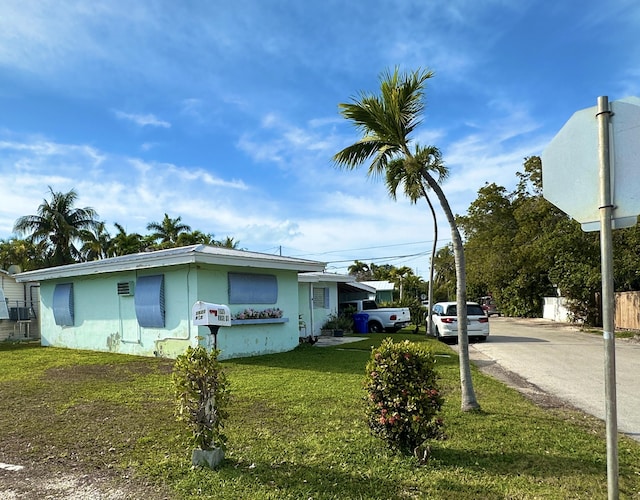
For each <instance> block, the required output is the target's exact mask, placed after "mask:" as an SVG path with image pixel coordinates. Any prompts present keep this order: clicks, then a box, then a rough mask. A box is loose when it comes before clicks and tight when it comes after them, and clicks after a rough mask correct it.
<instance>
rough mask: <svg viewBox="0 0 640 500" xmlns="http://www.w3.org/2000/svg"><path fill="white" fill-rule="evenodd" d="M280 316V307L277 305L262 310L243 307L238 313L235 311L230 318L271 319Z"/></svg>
mask: <svg viewBox="0 0 640 500" xmlns="http://www.w3.org/2000/svg"><path fill="white" fill-rule="evenodd" d="M272 318H282V309H279V308H277V307H274V308H271V309H264V310H263V311H257V310H255V309H245V310H244V311H241V312H239V313H236V314H235V315H234V316H233V318H232V319H272Z"/></svg>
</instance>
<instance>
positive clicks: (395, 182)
mask: <svg viewBox="0 0 640 500" xmlns="http://www.w3.org/2000/svg"><path fill="white" fill-rule="evenodd" d="M416 149H417V148H416ZM417 156H418V157H419V158H418V161H419V162H420V164H421V165H422V168H421V169H411V168H406V161H405V159H404V158H396V159H394V160H392V161H391V162H389V165H388V166H387V172H386V173H387V188H388V190H389V194H390V195H391V197H392V198H393V199H394V200H395V199H396V195H397V191H398V188H399V187H400V185H404V193H405V195H406V196H407V198H409V199H410V200H411V202H412V203H417V201H418V199H420V198H424V199H425V200H426V202H427V205H428V207H429V211H430V212H431V219H432V221H433V231H434V236H433V245H432V246H431V262H430V263H429V288H428V303H429V310H428V311H427V327H426V331H427V333H428V332H430V331H431V318H432V310H431V305H433V303H434V302H433V276H434V272H435V271H434V267H433V261H434V258H435V255H436V249H437V246H438V220H437V218H436V212H435V209H434V208H433V203H431V199H430V198H429V195H428V193H427V188H426V187H425V183H424V179H423V177H424V176H423V173H424V172H425V171H426V172H429V173H433V174H436V175H437V177H438V183H440V182H442V181H443V180H444V179H445V178H446V177H447V175H448V170H447V168H446V167H445V165H444V163H443V161H442V154H441V152H440V150H439V149H438V148H436V147H435V146H428V147H426V148H423V149H421V150H420V152H419V154H418V155H417Z"/></svg>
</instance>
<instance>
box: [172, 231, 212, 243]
mask: <svg viewBox="0 0 640 500" xmlns="http://www.w3.org/2000/svg"><path fill="white" fill-rule="evenodd" d="M215 244H216V241H215V240H214V239H213V234H205V233H203V232H202V231H198V230H195V231H190V232H183V233H180V234H178V237H177V238H176V246H178V247H185V246H188V245H215Z"/></svg>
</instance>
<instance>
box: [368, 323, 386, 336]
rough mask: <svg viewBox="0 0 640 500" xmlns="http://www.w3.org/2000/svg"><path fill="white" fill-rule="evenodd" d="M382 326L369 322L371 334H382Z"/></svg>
mask: <svg viewBox="0 0 640 500" xmlns="http://www.w3.org/2000/svg"><path fill="white" fill-rule="evenodd" d="M382 330H383V328H382V325H381V324H380V323H378V322H377V321H370V322H369V333H382Z"/></svg>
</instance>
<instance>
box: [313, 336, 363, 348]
mask: <svg viewBox="0 0 640 500" xmlns="http://www.w3.org/2000/svg"><path fill="white" fill-rule="evenodd" d="M366 338H368V337H363V336H358V337H353V336H349V337H329V336H325V335H320V336H319V337H318V341H317V342H316V343H315V344H313V345H314V346H318V347H329V346H334V345H341V344H350V343H352V342H360V341H362V340H365V339H366Z"/></svg>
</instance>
